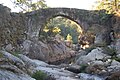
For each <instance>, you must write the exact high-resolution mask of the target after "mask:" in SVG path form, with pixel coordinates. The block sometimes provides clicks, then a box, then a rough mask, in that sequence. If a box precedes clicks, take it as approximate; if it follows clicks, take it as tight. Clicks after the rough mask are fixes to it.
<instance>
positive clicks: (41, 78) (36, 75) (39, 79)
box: [32, 71, 47, 80]
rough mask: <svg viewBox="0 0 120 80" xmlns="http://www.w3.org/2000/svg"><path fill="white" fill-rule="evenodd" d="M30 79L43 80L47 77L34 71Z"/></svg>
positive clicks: (40, 72)
mask: <svg viewBox="0 0 120 80" xmlns="http://www.w3.org/2000/svg"><path fill="white" fill-rule="evenodd" d="M32 78H35V79H36V80H45V79H46V78H47V75H46V74H45V73H43V72H42V71H36V72H35V73H34V74H33V75H32Z"/></svg>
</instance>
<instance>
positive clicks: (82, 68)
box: [80, 64, 88, 73]
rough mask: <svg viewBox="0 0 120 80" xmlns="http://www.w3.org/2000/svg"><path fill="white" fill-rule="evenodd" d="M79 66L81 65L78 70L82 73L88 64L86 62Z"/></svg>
mask: <svg viewBox="0 0 120 80" xmlns="http://www.w3.org/2000/svg"><path fill="white" fill-rule="evenodd" d="M80 66H81V68H80V72H81V73H84V72H85V70H86V68H87V67H88V65H87V64H81V65H80Z"/></svg>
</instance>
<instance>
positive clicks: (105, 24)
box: [25, 8, 112, 41]
mask: <svg viewBox="0 0 120 80" xmlns="http://www.w3.org/2000/svg"><path fill="white" fill-rule="evenodd" d="M102 14H104V15H106V20H102V18H103V15H102ZM25 16H27V17H28V19H27V23H28V24H27V27H29V30H28V33H29V36H30V37H33V36H37V37H38V35H40V34H39V32H40V30H41V29H42V28H44V25H45V24H46V23H47V21H49V19H51V18H55V17H57V16H62V17H65V18H68V19H70V20H72V21H74V22H76V23H77V24H78V25H80V26H81V28H82V29H83V31H84V32H86V31H87V30H88V29H89V28H90V27H96V28H94V29H99V30H100V31H99V32H98V33H97V34H100V36H101V35H104V37H103V39H106V38H107V36H106V35H107V34H109V32H110V28H111V27H112V26H111V15H108V14H105V11H104V10H101V11H88V10H82V9H75V8H48V9H40V10H37V11H33V12H29V13H25ZM106 32H107V33H106ZM31 35H32V36H31ZM101 38H102V37H101ZM34 39H35V37H34ZM101 41H102V40H101Z"/></svg>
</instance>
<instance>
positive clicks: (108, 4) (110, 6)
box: [97, 0, 120, 13]
mask: <svg viewBox="0 0 120 80" xmlns="http://www.w3.org/2000/svg"><path fill="white" fill-rule="evenodd" d="M97 3H98V5H97V9H98V10H101V9H105V10H107V11H108V13H116V12H117V11H118V10H119V9H120V0H99V1H97Z"/></svg>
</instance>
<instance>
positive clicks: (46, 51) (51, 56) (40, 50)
mask: <svg viewBox="0 0 120 80" xmlns="http://www.w3.org/2000/svg"><path fill="white" fill-rule="evenodd" d="M23 54H26V55H27V56H29V57H30V58H33V59H39V60H42V61H46V62H55V61H59V60H64V59H66V58H71V57H72V56H75V51H73V50H71V49H70V48H68V47H66V46H65V44H64V43H63V42H60V41H57V40H56V41H51V42H49V43H43V42H41V41H36V42H32V41H30V40H25V41H24V42H23Z"/></svg>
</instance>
